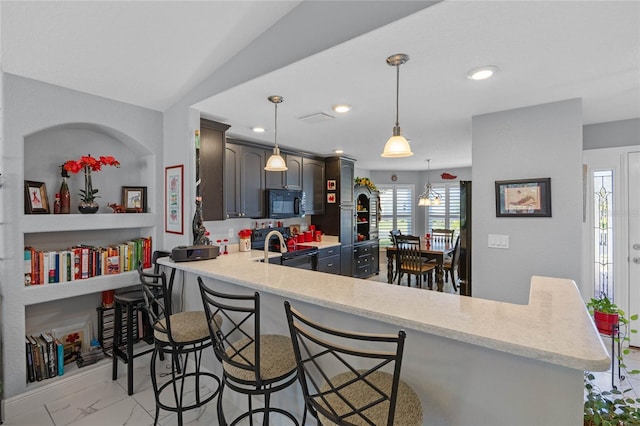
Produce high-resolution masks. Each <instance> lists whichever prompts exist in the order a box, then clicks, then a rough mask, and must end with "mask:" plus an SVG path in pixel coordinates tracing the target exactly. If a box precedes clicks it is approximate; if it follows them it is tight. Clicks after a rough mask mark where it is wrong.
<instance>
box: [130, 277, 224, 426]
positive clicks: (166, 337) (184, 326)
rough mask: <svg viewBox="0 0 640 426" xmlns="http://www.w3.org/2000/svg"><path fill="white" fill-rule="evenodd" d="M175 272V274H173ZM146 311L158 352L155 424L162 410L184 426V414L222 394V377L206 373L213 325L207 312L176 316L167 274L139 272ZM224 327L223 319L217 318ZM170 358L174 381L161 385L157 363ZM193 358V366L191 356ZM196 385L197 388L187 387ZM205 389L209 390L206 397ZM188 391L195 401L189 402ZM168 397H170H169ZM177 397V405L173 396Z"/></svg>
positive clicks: (152, 367)
mask: <svg viewBox="0 0 640 426" xmlns="http://www.w3.org/2000/svg"><path fill="white" fill-rule="evenodd" d="M173 271H175V269H173V270H172V275H173ZM138 274H139V275H140V282H141V284H142V293H143V296H144V301H145V308H146V310H147V313H148V315H149V318H150V320H151V325H152V327H153V338H154V351H153V353H152V355H151V365H150V373H151V383H152V385H153V392H154V397H155V400H156V413H155V417H154V425H155V424H157V423H158V417H159V415H160V409H163V410H167V411H171V412H174V413H176V414H177V416H178V425H180V426H181V425H182V422H183V420H182V417H183V416H182V415H183V412H184V411H187V410H192V409H195V408H198V407H202V406H203V405H205V404H207V403H208V402H209V401H211V400H213V399H214V398H215V397H216V396H217V395H218V394H219V393H220V392H221V388H222V386H221V382H220V378H218V376H216V375H215V374H213V373H211V372H209V371H206V370H203V369H202V368H201V363H202V351H203V349H205V348H208V347H210V346H211V345H212V340H211V337H210V335H209V326H208V325H207V317H206V315H205V312H204V311H184V312H178V313H173V312H172V309H171V288H170V287H167V277H166V275H165V273H164V272H161V273H160V274H150V273H145V272H143V271H142V269H141V268H139V269H138ZM212 321H214V322H215V323H216V327H220V325H221V324H222V319H221V318H220V317H219V316H218V317H215V319H213V320H212ZM162 354H167V355H169V358H170V359H171V362H170V364H171V378H170V379H169V380H168V381H166V382H164V383H162V384H158V378H157V376H156V360H157V357H158V355H160V356H162ZM191 356H193V366H191V364H189V363H190V357H191ZM185 384H188V386H191V385H193V388H188V387H186V386H185ZM203 389H206V390H205V392H204V394H203ZM185 391H186V392H187V394H188V395H189V396H190V397H191V395H194V400H193V401H191V400H185V398H184V396H185ZM167 394H168V396H166V395H167ZM171 396H172V397H173V403H172V402H171V401H170V397H171Z"/></svg>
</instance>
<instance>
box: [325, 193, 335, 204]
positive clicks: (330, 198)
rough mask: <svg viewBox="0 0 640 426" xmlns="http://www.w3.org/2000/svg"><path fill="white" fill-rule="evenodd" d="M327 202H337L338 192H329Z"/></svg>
mask: <svg viewBox="0 0 640 426" xmlns="http://www.w3.org/2000/svg"><path fill="white" fill-rule="evenodd" d="M327 203H329V204H335V203H336V193H335V192H329V193H327Z"/></svg>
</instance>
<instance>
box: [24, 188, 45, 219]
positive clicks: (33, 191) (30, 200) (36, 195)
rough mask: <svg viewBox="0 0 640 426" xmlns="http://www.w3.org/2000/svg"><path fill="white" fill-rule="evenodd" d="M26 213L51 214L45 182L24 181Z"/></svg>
mask: <svg viewBox="0 0 640 426" xmlns="http://www.w3.org/2000/svg"><path fill="white" fill-rule="evenodd" d="M24 213H25V214H49V199H48V198H47V186H46V185H45V184H44V182H34V181H32V180H25V181H24Z"/></svg>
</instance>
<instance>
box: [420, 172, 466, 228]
mask: <svg viewBox="0 0 640 426" xmlns="http://www.w3.org/2000/svg"><path fill="white" fill-rule="evenodd" d="M432 186H433V190H434V191H436V192H437V193H438V194H440V197H441V198H440V200H441V203H440V205H439V206H429V207H428V208H427V223H428V226H427V229H429V230H431V229H434V228H436V229H455V230H457V231H458V232H460V184H459V183H458V182H455V183H441V184H436V185H432Z"/></svg>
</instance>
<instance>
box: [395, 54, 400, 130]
mask: <svg viewBox="0 0 640 426" xmlns="http://www.w3.org/2000/svg"><path fill="white" fill-rule="evenodd" d="M399 116H400V65H399V64H398V65H396V127H399V126H400V120H399Z"/></svg>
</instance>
